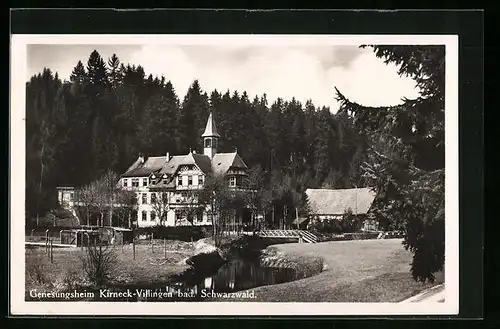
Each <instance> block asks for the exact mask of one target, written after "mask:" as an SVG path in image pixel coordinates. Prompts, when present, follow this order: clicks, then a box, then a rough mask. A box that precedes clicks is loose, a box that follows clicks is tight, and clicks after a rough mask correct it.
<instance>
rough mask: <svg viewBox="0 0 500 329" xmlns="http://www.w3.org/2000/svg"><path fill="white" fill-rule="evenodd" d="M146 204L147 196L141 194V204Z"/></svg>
mask: <svg viewBox="0 0 500 329" xmlns="http://www.w3.org/2000/svg"><path fill="white" fill-rule="evenodd" d="M147 203H148V195H147V194H146V193H142V204H147Z"/></svg>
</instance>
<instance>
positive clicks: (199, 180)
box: [198, 176, 203, 185]
mask: <svg viewBox="0 0 500 329" xmlns="http://www.w3.org/2000/svg"><path fill="white" fill-rule="evenodd" d="M198 185H203V176H198Z"/></svg>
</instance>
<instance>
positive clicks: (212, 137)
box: [201, 112, 220, 159]
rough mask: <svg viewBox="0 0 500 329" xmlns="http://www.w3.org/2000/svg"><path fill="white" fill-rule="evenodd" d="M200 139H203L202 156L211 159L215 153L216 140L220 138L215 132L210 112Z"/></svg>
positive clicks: (215, 128)
mask: <svg viewBox="0 0 500 329" xmlns="http://www.w3.org/2000/svg"><path fill="white" fill-rule="evenodd" d="M201 137H203V154H205V155H206V156H208V157H209V158H210V159H212V158H213V157H214V155H215V154H216V153H217V144H218V139H219V138H220V135H219V133H218V132H217V127H216V126H215V121H214V118H213V116H212V112H210V115H209V116H208V121H207V126H206V127H205V132H204V133H203V135H201Z"/></svg>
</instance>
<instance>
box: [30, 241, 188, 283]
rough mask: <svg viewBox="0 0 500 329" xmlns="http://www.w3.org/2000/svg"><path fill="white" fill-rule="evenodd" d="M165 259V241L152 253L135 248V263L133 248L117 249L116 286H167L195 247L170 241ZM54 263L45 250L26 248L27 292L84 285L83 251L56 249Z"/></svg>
mask: <svg viewBox="0 0 500 329" xmlns="http://www.w3.org/2000/svg"><path fill="white" fill-rule="evenodd" d="M166 247H167V248H166V249H167V253H166V257H165V253H164V247H163V241H156V245H155V246H154V248H153V250H151V246H150V245H149V244H138V245H136V257H135V260H134V256H133V249H132V245H125V246H123V248H122V247H121V246H116V247H115V252H116V255H117V265H116V268H115V269H114V271H113V273H112V275H111V284H113V285H135V284H142V283H151V282H155V283H158V284H162V283H167V282H168V281H169V280H170V279H171V278H172V276H174V275H177V274H180V273H181V272H183V271H184V270H185V269H186V268H187V265H185V264H184V263H183V262H182V261H183V260H184V259H186V258H187V257H189V256H191V255H192V254H193V250H194V247H193V244H191V243H187V242H180V241H169V240H167V246H166ZM53 250H54V255H53V263H51V262H50V260H49V258H48V257H47V254H46V253H45V249H44V248H34V249H28V248H27V249H26V274H25V275H26V290H29V289H34V288H37V289H41V288H48V287H50V288H52V289H53V288H55V289H59V290H62V289H68V288H71V286H70V285H71V284H72V283H77V284H79V285H82V286H85V285H87V284H89V283H88V282H86V278H85V274H84V271H83V268H82V261H81V256H82V254H83V250H82V249H81V248H54V249H53Z"/></svg>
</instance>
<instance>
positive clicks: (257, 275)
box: [134, 252, 320, 302]
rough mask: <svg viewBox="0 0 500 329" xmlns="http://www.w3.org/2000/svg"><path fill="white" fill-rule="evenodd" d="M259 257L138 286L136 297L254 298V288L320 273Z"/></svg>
mask: <svg viewBox="0 0 500 329" xmlns="http://www.w3.org/2000/svg"><path fill="white" fill-rule="evenodd" d="M259 256H260V252H253V253H248V252H247V253H245V255H241V254H240V255H232V257H231V258H230V259H229V260H228V261H227V262H226V263H224V264H223V265H222V266H221V267H220V268H218V269H211V271H210V270H207V269H206V268H205V269H202V270H200V269H197V268H196V267H195V268H193V269H190V270H188V271H186V272H184V273H183V274H182V275H180V276H178V277H177V278H175V279H174V280H173V281H172V282H171V283H170V284H169V285H168V286H161V287H148V288H138V289H136V290H135V291H136V292H137V293H136V294H135V295H136V296H135V297H136V298H137V300H139V301H194V302H199V301H210V300H213V297H219V300H218V301H221V299H220V298H223V299H224V298H233V297H243V298H245V297H247V298H253V296H252V295H251V294H249V293H250V292H251V289H252V288H256V287H260V286H266V285H273V284H280V283H284V282H289V281H294V280H298V279H302V278H304V277H307V276H311V275H314V274H317V273H318V271H316V272H311V271H309V273H307V271H304V270H299V269H295V268H290V267H268V266H262V265H261V262H260V257H259ZM319 271H320V270H319ZM141 289H142V290H141ZM241 291H247V295H245V294H243V295H242V293H239V294H237V292H241ZM134 299H135V298H134ZM227 301H230V300H227Z"/></svg>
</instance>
